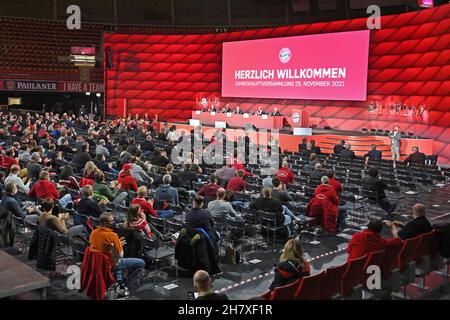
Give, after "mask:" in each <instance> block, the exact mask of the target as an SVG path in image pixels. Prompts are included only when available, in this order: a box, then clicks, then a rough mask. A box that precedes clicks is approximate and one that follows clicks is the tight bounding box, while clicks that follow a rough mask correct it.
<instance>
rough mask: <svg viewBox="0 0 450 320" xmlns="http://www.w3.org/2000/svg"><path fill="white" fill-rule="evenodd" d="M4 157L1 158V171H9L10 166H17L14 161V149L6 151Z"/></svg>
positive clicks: (17, 163)
mask: <svg viewBox="0 0 450 320" xmlns="http://www.w3.org/2000/svg"><path fill="white" fill-rule="evenodd" d="M5 154H6V155H5V156H2V159H1V160H2V161H1V167H2V168H3V169H6V170H9V168H11V166H12V165H19V162H17V160H16V159H14V149H12V148H10V149H8V150H6V152H5Z"/></svg>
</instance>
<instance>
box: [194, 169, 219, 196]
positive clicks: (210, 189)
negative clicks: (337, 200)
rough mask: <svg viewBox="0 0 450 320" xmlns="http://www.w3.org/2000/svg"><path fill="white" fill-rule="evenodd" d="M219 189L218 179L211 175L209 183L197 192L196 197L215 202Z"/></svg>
mask: <svg viewBox="0 0 450 320" xmlns="http://www.w3.org/2000/svg"><path fill="white" fill-rule="evenodd" d="M219 189H220V186H219V178H218V177H217V176H216V175H214V174H213V175H211V176H210V177H209V183H208V184H205V185H204V186H203V187H202V188H201V189H200V190H199V191H198V192H197V195H199V196H202V197H205V198H209V200H215V199H216V194H217V190H219Z"/></svg>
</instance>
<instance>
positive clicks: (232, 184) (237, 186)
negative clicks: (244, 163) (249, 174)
mask: <svg viewBox="0 0 450 320" xmlns="http://www.w3.org/2000/svg"><path fill="white" fill-rule="evenodd" d="M244 175H245V173H244V171H242V170H239V171H237V172H236V177H234V178H232V179H230V181H228V185H227V190H230V191H233V192H245V190H246V189H247V183H246V182H245V181H244Z"/></svg>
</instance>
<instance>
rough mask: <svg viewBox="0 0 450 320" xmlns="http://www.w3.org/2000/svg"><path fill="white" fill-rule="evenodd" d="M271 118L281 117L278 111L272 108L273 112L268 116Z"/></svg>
mask: <svg viewBox="0 0 450 320" xmlns="http://www.w3.org/2000/svg"><path fill="white" fill-rule="evenodd" d="M270 115H271V116H281V113H280V111H278V108H277V107H275V108H273V112H272V113H271V114H270Z"/></svg>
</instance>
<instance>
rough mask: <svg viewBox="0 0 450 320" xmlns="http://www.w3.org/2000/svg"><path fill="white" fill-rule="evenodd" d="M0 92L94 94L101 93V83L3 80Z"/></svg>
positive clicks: (102, 86) (102, 89) (103, 86)
mask: <svg viewBox="0 0 450 320" xmlns="http://www.w3.org/2000/svg"><path fill="white" fill-rule="evenodd" d="M0 82H1V83H2V84H3V86H1V85H0V90H6V91H36V92H95V93H102V92H103V91H104V89H105V85H104V84H103V83H101V82H79V81H78V82H77V81H47V80H3V81H0Z"/></svg>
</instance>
